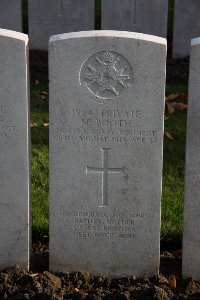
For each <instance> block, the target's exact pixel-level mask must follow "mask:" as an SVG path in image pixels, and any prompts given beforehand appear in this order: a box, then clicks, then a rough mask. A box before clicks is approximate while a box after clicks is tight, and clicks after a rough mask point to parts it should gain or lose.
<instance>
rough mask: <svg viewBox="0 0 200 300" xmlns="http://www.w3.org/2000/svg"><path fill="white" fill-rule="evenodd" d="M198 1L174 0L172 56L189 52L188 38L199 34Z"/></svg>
mask: <svg viewBox="0 0 200 300" xmlns="http://www.w3.org/2000/svg"><path fill="white" fill-rule="evenodd" d="M199 12H200V1H199V0H189V1H188V0H175V7H174V33H173V57H174V58H183V57H186V56H188V55H189V54H190V40H191V39H193V38H197V37H199V36H200V22H199Z"/></svg>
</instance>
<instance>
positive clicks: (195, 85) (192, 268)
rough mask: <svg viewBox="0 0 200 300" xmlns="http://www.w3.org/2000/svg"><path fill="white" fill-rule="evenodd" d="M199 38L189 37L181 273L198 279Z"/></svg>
mask: <svg viewBox="0 0 200 300" xmlns="http://www.w3.org/2000/svg"><path fill="white" fill-rule="evenodd" d="M199 93H200V38H198V39H194V40H192V47H191V57H190V80H189V100H188V103H189V108H188V121H187V146H186V173H185V204H184V206H185V207H184V234H183V276H184V277H192V278H194V279H197V280H200V268H199V266H200V201H199V197H200V172H199V169H200V152H199V149H200V102H199V95H200V94H199Z"/></svg>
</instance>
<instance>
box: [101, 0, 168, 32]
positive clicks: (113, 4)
mask: <svg viewBox="0 0 200 300" xmlns="http://www.w3.org/2000/svg"><path fill="white" fill-rule="evenodd" d="M167 16H168V0H151V1H147V0H123V1H121V0H102V18H101V20H102V22H101V24H102V29H113V30H126V31H135V32H141V33H147V34H153V35H157V36H161V37H166V35H167Z"/></svg>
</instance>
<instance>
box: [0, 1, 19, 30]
mask: <svg viewBox="0 0 200 300" xmlns="http://www.w3.org/2000/svg"><path fill="white" fill-rule="evenodd" d="M0 28H5V29H10V30H14V31H19V32H21V31H22V0H1V1H0Z"/></svg>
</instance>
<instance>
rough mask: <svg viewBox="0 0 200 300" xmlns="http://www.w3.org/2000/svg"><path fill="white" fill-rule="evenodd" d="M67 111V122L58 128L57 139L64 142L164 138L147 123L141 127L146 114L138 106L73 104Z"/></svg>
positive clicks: (148, 141) (133, 141) (130, 141)
mask: <svg viewBox="0 0 200 300" xmlns="http://www.w3.org/2000/svg"><path fill="white" fill-rule="evenodd" d="M65 112H66V117H65V119H66V120H67V122H66V123H65V124H62V127H57V128H56V131H55V139H56V140H57V141H60V142H74V143H85V142H87V143H93V144H94V143H101V142H104V143H115V144H116V143H118V144H137V145H143V144H148V145H153V144H156V143H158V142H159V140H160V139H159V136H158V131H157V130H153V129H152V128H143V125H142V128H141V125H140V124H141V120H142V119H144V118H145V114H144V113H143V112H142V111H141V110H139V109H137V108H135V107H133V108H132V109H129V110H124V109H93V110H82V109H80V108H73V107H72V108H71V109H70V111H67V110H66V111H65ZM161 134H162V133H161ZM160 137H161V135H160ZM109 147H110V145H109Z"/></svg>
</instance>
